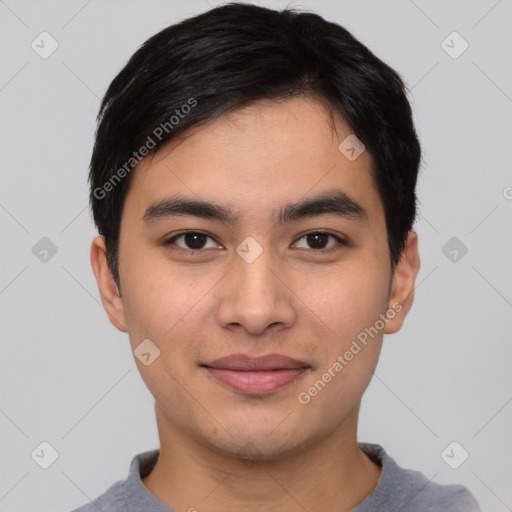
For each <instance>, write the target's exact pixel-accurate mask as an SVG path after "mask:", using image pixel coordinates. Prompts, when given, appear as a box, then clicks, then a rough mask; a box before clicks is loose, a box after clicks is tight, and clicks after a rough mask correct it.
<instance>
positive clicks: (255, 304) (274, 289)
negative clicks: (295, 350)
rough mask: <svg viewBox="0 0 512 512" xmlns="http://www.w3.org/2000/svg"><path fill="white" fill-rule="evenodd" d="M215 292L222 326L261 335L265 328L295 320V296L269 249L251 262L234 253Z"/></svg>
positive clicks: (287, 325)
mask: <svg viewBox="0 0 512 512" xmlns="http://www.w3.org/2000/svg"><path fill="white" fill-rule="evenodd" d="M216 291H217V298H218V308H217V316H218V322H219V324H220V325H221V326H222V327H224V328H228V329H231V330H234V329H242V328H243V329H245V330H246V331H247V332H248V333H250V334H253V335H262V334H264V333H265V331H266V330H269V331H270V330H276V329H278V328H287V327H291V326H292V325H293V324H294V322H295V321H296V318H297V314H296V308H295V307H294V303H293V301H294V298H295V295H294V293H293V291H292V289H291V288H290V286H289V284H287V283H286V275H285V273H284V272H283V269H282V267H281V265H279V262H278V261H276V260H275V259H274V258H273V257H272V255H271V254H270V252H269V251H265V250H264V251H263V253H262V254H261V255H260V256H259V257H258V258H257V259H256V260H255V261H252V262H251V263H248V262H246V261H244V260H243V259H242V258H241V257H238V256H236V257H235V259H234V262H233V268H232V269H231V271H230V272H229V273H228V274H227V275H226V277H225V278H224V279H223V280H222V282H221V283H219V286H218V287H217V289H216Z"/></svg>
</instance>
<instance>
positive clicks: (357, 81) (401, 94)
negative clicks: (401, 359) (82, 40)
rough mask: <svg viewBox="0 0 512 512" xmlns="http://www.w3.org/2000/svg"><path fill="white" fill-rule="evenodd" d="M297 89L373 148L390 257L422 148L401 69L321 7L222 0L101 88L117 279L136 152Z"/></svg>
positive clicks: (405, 219)
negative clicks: (325, 107) (124, 212)
mask: <svg viewBox="0 0 512 512" xmlns="http://www.w3.org/2000/svg"><path fill="white" fill-rule="evenodd" d="M303 95H306V96H313V97H316V98H318V99H320V100H321V101H323V102H324V103H325V104H327V105H328V106H329V107H330V108H331V110H332V111H333V112H335V113H338V114H340V115H341V116H342V118H343V119H344V120H345V122H346V123H348V125H349V126H350V129H351V130H352V132H353V133H354V134H355V135H356V137H357V138H358V139H359V140H360V141H361V142H362V143H363V144H364V145H365V147H366V149H367V150H368V151H369V152H370V155H371V157H372V163H373V178H374V180H375V183H376V186H377V189H378V192H379V195H380V197H381V200H382V203H383V206H384V211H385V220H386V228H387V235H388V245H389V254H390V261H391V268H392V270H393V269H394V267H395V265H396V263H397V262H398V260H399V259H400V255H401V253H402V251H403V248H404V247H405V242H406V240H407V234H408V232H409V231H410V230H411V229H412V226H413V223H414V221H415V217H416V193H415V187H416V180H417V175H418V169H419V165H420V159H421V149H420V144H419V141H418V138H417V135H416V132H415V129H414V124H413V120H412V112H411V107H410V105H409V102H408V100H407V97H406V88H405V86H404V83H403V81H402V79H401V78H400V76H399V75H398V73H397V72H396V71H394V70H393V69H392V68H391V67H389V66H388V65H386V64H385V63H384V62H382V61H381V60H380V59H379V58H377V57H376V56H375V55H374V54H373V53H372V52H371V51H370V50H369V49H368V48H366V46H364V45H363V44H361V43H360V42H359V41H358V40H357V39H355V38H354V37H353V36H352V35H351V34H350V32H348V31H347V30H346V29H345V28H343V27H342V26H340V25H338V24H336V23H332V22H328V21H326V20H325V19H324V18H322V17H321V16H319V15H317V14H314V13H310V12H303V11H297V10H295V9H284V10H280V11H279V10H273V9H269V8H264V7H259V6H256V5H250V4H241V3H229V4H226V5H222V6H220V7H216V8H214V9H211V10H209V11H206V12H204V13H202V14H200V15H197V16H194V17H191V18H188V19H185V20H184V21H181V22H180V23H177V24H175V25H171V26H169V27H167V28H165V29H164V30H162V31H161V32H159V33H157V34H155V35H154V36H152V37H151V38H150V39H148V40H147V41H146V42H145V43H143V44H142V45H141V47H140V48H139V49H138V50H137V51H136V52H135V53H134V55H133V56H132V57H131V58H130V60H129V61H128V63H127V64H126V65H125V67H124V68H123V69H122V70H121V71H120V72H119V74H118V75H117V76H116V77H115V78H114V80H113V81H112V83H111V84H110V86H109V88H108V90H107V92H106V93H105V96H104V98H103V100H102V103H101V106H100V111H99V114H98V126H97V130H96V135H95V143H94V149H93V153H92V158H91V163H90V173H89V183H90V204H91V208H92V212H93V217H94V222H95V224H96V226H97V228H98V231H99V233H100V234H101V235H103V236H104V237H105V239H106V246H107V256H108V261H109V265H110V269H111V271H112V273H113V276H114V279H115V281H116V283H117V285H118V286H120V281H119V272H118V247H119V231H120V224H121V214H122V210H123V203H124V198H125V196H126V193H127V191H128V187H129V186H130V182H131V176H132V175H133V172H131V171H133V170H134V169H135V168H136V166H137V164H138V163H139V161H140V160H141V159H142V158H143V157H145V156H148V155H151V154H154V153H155V152H156V151H157V150H158V149H160V148H161V147H162V146H163V145H164V144H166V143H168V142H169V141H170V140H171V139H173V138H175V137H177V136H178V135H179V134H182V133H184V132H185V131H186V130H187V129H189V128H191V127H194V126H198V125H199V124H201V123H204V122H207V121H210V120H212V119H214V118H216V117H217V116H219V115H222V114H224V113H227V112H229V111H233V110H236V109H240V108H242V107H245V106H248V105H250V104H252V103H254V102H257V101H260V100H278V99H286V98H292V97H295V96H303Z"/></svg>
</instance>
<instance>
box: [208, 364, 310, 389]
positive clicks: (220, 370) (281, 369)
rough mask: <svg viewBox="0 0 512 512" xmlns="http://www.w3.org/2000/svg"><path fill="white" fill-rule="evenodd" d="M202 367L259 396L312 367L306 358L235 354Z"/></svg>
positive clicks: (235, 387)
mask: <svg viewBox="0 0 512 512" xmlns="http://www.w3.org/2000/svg"><path fill="white" fill-rule="evenodd" d="M200 366H201V367H202V368H204V369H205V370H206V371H207V372H208V373H209V374H210V375H211V376H212V377H214V378H215V379H216V380H218V381H220V382H222V383H223V384H225V385H227V386H228V387H230V388H231V389H234V390H235V391H239V392H241V393H244V394H248V395H259V396H261V395H266V394H269V393H272V392H275V391H277V390H279V389H281V388H283V387H284V386H286V385H288V384H291V383H292V382H293V381H295V380H296V379H298V378H299V377H300V376H301V375H302V374H304V373H305V372H306V371H307V370H309V369H311V366H309V365H308V364H307V363H305V362H303V361H298V360H297V359H293V358H291V357H287V356H282V355H279V354H268V355H265V356H259V357H252V356H249V355H245V354H233V355H231V356H227V357H222V358H220V359H216V360H215V361H212V362H209V363H206V364H200Z"/></svg>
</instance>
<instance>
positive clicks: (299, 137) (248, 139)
mask: <svg viewBox="0 0 512 512" xmlns="http://www.w3.org/2000/svg"><path fill="white" fill-rule="evenodd" d="M198 108H200V105H198ZM350 134H351V129H350V127H349V126H348V125H347V124H346V123H344V121H343V119H341V117H339V116H336V115H333V114H332V113H331V112H330V111H329V110H328V109H327V108H326V107H325V105H324V104H323V103H321V102H319V101H317V100H315V99H313V98H305V97H300V98H293V99H288V100H281V101H264V102H258V103H256V104H252V105H250V106H248V107H245V108H243V109H239V110H236V111H233V112H230V113H227V114H224V115H222V116H220V117H218V118H217V119H215V120H213V121H209V122H207V123H205V124H203V125H201V126H197V127H194V128H192V129H191V130H189V131H188V132H187V133H186V134H184V135H183V136H181V137H180V138H177V139H176V140H172V141H171V142H170V143H169V144H167V145H166V146H165V147H163V148H161V149H160V150H159V151H158V152H157V153H156V154H155V155H153V156H152V157H149V158H146V159H144V160H143V161H142V162H141V163H140V164H139V166H138V168H137V169H136V170H135V171H134V176H133V181H132V184H131V187H130V190H129V191H128V195H127V198H126V201H127V202H128V201H132V202H133V201H135V202H136V203H138V205H139V208H140V209H142V208H146V207H147V205H148V203H150V202H155V200H157V199H158V198H163V197H164V196H165V195H168V194H170V193H180V194H185V195H188V196H195V197H198V198H199V197H201V198H210V199H214V200H215V201H216V202H220V203H224V204H229V205H232V206H233V207H234V208H235V209H236V210H245V211H246V213H247V214H250V213H251V212H252V211H254V213H256V211H257V212H258V214H261V211H262V209H269V208H270V206H271V204H272V205H275V204H276V202H278V203H284V202H289V200H298V199H300V198H303V197H305V196H307V195H308V194H317V193H321V192H322V191H323V190H327V189H330V190H332V189H333V188H338V189H341V190H343V191H344V192H346V193H347V194H348V195H350V196H351V197H354V196H355V197H359V199H360V202H366V203H367V206H369V208H368V209H371V204H368V202H369V203H372V201H375V200H378V194H377V192H376V189H375V186H374V182H373V178H372V175H373V173H372V170H371V169H372V160H371V157H370V155H369V154H368V152H367V151H364V152H363V153H362V154H361V155H360V156H359V157H358V158H356V159H355V160H350V159H348V158H347V156H346V154H344V153H343V152H342V151H340V149H339V145H340V143H341V142H342V141H344V140H345V139H346V137H347V136H349V135H350ZM272 209H274V208H272Z"/></svg>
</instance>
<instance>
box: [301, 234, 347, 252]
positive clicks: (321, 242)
mask: <svg viewBox="0 0 512 512" xmlns="http://www.w3.org/2000/svg"><path fill="white" fill-rule="evenodd" d="M329 237H331V238H332V239H334V240H335V242H337V243H339V244H341V245H344V241H343V240H342V239H341V238H340V237H338V236H336V235H332V234H331V233H323V232H321V231H317V232H314V233H308V234H307V235H304V236H303V237H302V238H300V239H299V240H298V241H297V242H296V243H295V245H297V244H298V243H299V242H300V241H301V240H305V241H306V244H309V245H310V247H300V249H314V250H317V249H330V248H331V247H332V246H333V245H336V243H334V244H332V245H327V244H328V240H329Z"/></svg>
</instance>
